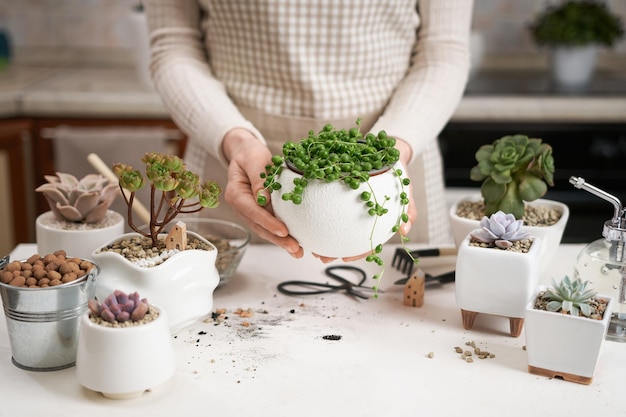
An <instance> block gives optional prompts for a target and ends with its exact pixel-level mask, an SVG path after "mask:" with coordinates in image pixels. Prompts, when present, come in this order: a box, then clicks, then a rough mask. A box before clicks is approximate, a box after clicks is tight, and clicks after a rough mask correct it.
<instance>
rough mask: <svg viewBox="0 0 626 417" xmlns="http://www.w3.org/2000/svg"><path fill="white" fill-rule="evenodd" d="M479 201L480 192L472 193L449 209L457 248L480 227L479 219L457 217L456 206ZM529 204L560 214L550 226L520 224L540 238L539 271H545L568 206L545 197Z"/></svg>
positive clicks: (532, 234) (550, 260)
mask: <svg viewBox="0 0 626 417" xmlns="http://www.w3.org/2000/svg"><path fill="white" fill-rule="evenodd" d="M468 200H469V201H481V200H482V197H481V195H480V194H476V195H473V196H471V197H466V198H462V199H461V200H459V201H457V202H455V203H454V204H453V205H452V206H451V207H450V211H449V218H450V225H451V227H452V234H453V236H454V244H455V245H456V247H457V249H458V248H459V246H460V245H461V242H463V240H464V239H465V237H466V236H467V235H468V234H469V233H470V232H471V231H472V230H474V229H480V220H470V219H465V218H463V217H459V216H458V215H457V214H456V210H457V207H458V205H459V203H460V202H461V201H468ZM527 204H528V205H530V206H535V207H536V206H547V207H551V208H557V209H558V210H559V211H560V212H561V213H562V214H561V219H560V220H559V221H558V222H557V223H556V224H554V225H552V226H522V227H523V228H524V230H526V231H527V232H528V233H530V235H531V236H534V237H538V238H540V239H541V266H540V272H545V271H546V270H547V269H548V267H549V266H550V263H551V262H552V259H553V258H554V254H555V253H556V250H557V248H558V247H559V244H560V243H561V239H562V238H563V232H564V231H565V226H566V225H567V220H568V219H569V207H568V206H567V205H566V204H563V203H561V202H559V201H553V200H547V199H543V198H540V199H537V200H535V201H532V202H530V203H527Z"/></svg>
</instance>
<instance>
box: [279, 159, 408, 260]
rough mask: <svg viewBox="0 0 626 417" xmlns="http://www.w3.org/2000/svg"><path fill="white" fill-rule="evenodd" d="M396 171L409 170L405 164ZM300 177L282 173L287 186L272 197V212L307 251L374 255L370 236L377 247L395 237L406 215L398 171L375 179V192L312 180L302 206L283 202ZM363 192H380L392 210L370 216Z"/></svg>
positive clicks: (286, 171) (287, 171)
mask: <svg viewBox="0 0 626 417" xmlns="http://www.w3.org/2000/svg"><path fill="white" fill-rule="evenodd" d="M394 169H401V170H402V171H403V172H405V169H404V167H403V166H402V164H400V163H397V164H396V166H395V167H394ZM294 178H300V175H298V174H296V173H295V172H293V171H292V170H290V169H288V168H284V169H283V171H282V173H281V175H280V182H281V183H282V184H283V187H282V188H281V189H280V190H278V191H275V192H274V193H272V208H273V209H274V214H275V215H276V217H277V218H278V219H280V220H281V221H282V222H283V223H285V225H286V226H287V228H288V229H289V234H291V236H293V237H294V238H295V239H296V240H297V241H298V242H299V243H300V246H302V248H303V249H304V250H307V251H310V252H312V253H315V254H317V255H321V256H328V257H334V258H344V257H350V256H358V255H362V254H364V253H366V252H370V250H371V245H370V236H372V242H373V243H374V246H376V245H378V244H383V243H385V242H387V241H388V240H389V239H391V237H392V236H393V235H394V232H393V231H392V228H393V226H394V225H395V224H396V223H397V222H398V219H399V217H400V215H401V214H402V204H401V202H400V193H401V192H402V189H401V185H400V183H399V179H398V177H396V176H395V175H394V173H393V170H391V169H390V170H387V171H385V172H383V173H381V174H377V175H373V176H372V177H370V180H369V184H370V185H371V187H372V188H371V189H370V187H369V186H368V185H367V184H361V186H360V187H359V189H357V190H352V189H350V188H349V187H348V186H347V185H346V184H345V183H343V182H342V181H333V182H330V183H327V182H324V181H319V180H315V181H309V184H308V185H307V187H306V189H305V190H304V194H303V198H302V203H301V204H298V205H296V204H293V203H292V202H291V201H283V200H282V198H281V197H282V194H283V193H285V192H290V191H291V190H292V188H293V179H294ZM363 191H368V192H372V193H373V194H375V195H376V198H377V199H378V201H379V202H380V203H381V204H382V202H383V201H384V199H385V196H388V197H389V200H388V201H387V202H386V203H385V208H387V209H388V210H389V211H388V212H387V213H386V214H384V215H383V216H380V217H376V216H370V215H369V214H368V213H367V208H366V206H365V202H363V201H362V200H361V193H362V192H363ZM374 224H375V225H376V228H375V230H374V233H373V235H372V228H373V227H374Z"/></svg>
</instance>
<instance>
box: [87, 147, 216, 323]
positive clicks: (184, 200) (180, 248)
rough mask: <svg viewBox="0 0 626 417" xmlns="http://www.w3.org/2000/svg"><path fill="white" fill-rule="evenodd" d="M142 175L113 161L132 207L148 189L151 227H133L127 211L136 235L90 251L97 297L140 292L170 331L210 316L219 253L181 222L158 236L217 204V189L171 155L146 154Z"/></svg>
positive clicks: (124, 195)
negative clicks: (96, 266) (181, 219)
mask: <svg viewBox="0 0 626 417" xmlns="http://www.w3.org/2000/svg"><path fill="white" fill-rule="evenodd" d="M142 161H143V162H144V163H145V164H146V169H145V177H144V174H142V172H140V171H139V170H135V169H134V168H133V167H131V166H128V165H125V164H121V163H117V164H114V166H113V171H114V173H115V174H116V175H117V177H118V178H119V186H120V187H122V188H123V189H125V190H127V191H128V194H126V193H125V194H123V197H124V200H125V202H126V203H127V205H128V206H129V209H130V208H132V205H133V202H134V197H135V192H136V191H137V190H139V189H141V188H142V187H143V186H144V185H145V184H146V178H147V179H148V182H149V183H150V187H151V192H150V195H151V202H150V213H149V217H150V220H149V224H148V225H147V227H142V226H137V225H136V224H135V222H134V221H133V211H132V210H128V215H129V217H128V225H129V227H130V228H131V229H133V230H134V231H135V233H129V234H126V235H121V236H117V237H116V238H115V239H114V240H112V241H110V242H107V243H106V244H104V245H103V246H102V247H100V248H99V249H97V250H95V251H94V252H93V253H92V255H91V256H92V258H93V259H94V260H96V262H98V263H99V265H100V266H101V268H102V273H101V275H100V277H99V280H98V283H97V286H96V297H98V298H99V299H102V297H103V296H104V295H105V294H110V293H111V292H112V291H114V290H115V289H120V290H122V291H127V292H128V291H139V292H140V293H141V294H143V295H144V296H146V297H148V298H149V299H150V300H151V301H153V302H154V303H156V304H157V305H159V306H160V307H162V308H163V309H164V310H165V311H166V312H167V315H168V317H169V325H170V329H171V331H172V332H177V331H178V330H180V329H182V328H183V327H186V326H188V325H190V324H192V323H193V322H194V321H196V320H198V319H199V318H201V317H203V316H206V315H208V314H209V313H210V312H211V310H212V308H213V291H214V290H215V288H216V287H217V285H218V283H219V280H220V278H219V273H218V271H217V268H216V266H215V261H216V259H217V249H216V248H215V246H214V245H213V244H212V243H210V242H209V241H208V240H206V239H205V238H203V237H201V236H200V235H198V234H196V233H193V232H191V231H190V232H188V231H187V230H186V226H185V224H184V223H180V225H179V224H176V225H175V227H173V228H172V230H170V231H169V233H168V234H167V235H165V234H164V233H162V231H163V230H164V229H165V227H166V226H167V225H168V224H170V223H172V222H173V221H174V219H175V218H176V216H178V215H179V214H189V213H195V212H198V211H200V210H202V209H203V208H210V207H216V206H217V205H218V204H219V196H220V194H221V188H220V187H219V186H218V185H217V184H216V183H215V182H213V181H205V182H204V183H202V184H201V183H200V180H199V177H198V176H197V175H196V174H194V173H192V172H190V171H188V170H187V169H186V165H185V164H184V162H183V160H182V159H181V158H179V157H178V156H175V155H162V154H158V153H147V154H146V155H145V156H144V158H143V159H142Z"/></svg>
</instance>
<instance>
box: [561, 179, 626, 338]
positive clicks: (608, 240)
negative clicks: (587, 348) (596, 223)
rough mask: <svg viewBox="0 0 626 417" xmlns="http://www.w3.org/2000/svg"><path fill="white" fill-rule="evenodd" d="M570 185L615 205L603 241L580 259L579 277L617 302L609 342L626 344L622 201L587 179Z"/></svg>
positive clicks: (625, 225) (625, 241)
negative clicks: (587, 181)
mask: <svg viewBox="0 0 626 417" xmlns="http://www.w3.org/2000/svg"><path fill="white" fill-rule="evenodd" d="M569 182H570V183H571V184H572V185H574V187H576V188H580V189H583V190H585V191H588V192H590V193H591V194H594V195H596V196H598V197H600V198H602V199H604V200H606V201H608V202H610V203H612V204H613V207H614V213H613V218H612V219H610V220H607V221H606V222H605V223H604V227H603V230H602V236H603V239H598V240H596V241H594V242H591V243H590V244H588V245H587V246H585V248H584V249H583V250H582V251H581V252H580V254H579V255H578V258H577V259H576V267H575V271H576V276H577V277H579V278H580V279H582V280H583V281H590V282H591V284H592V286H593V288H594V289H595V290H596V291H597V292H598V293H599V294H603V295H607V296H610V297H613V298H614V299H615V310H614V311H613V312H612V314H611V322H610V324H609V330H608V333H607V336H606V338H607V340H613V341H618V342H626V253H624V250H625V244H626V213H625V211H624V208H623V206H622V203H621V202H620V200H619V199H618V198H616V197H614V196H612V195H611V194H608V193H607V192H605V191H603V190H601V189H599V188H597V187H594V186H593V185H591V184H588V183H586V182H585V180H584V179H583V178H580V177H571V178H570V180H569Z"/></svg>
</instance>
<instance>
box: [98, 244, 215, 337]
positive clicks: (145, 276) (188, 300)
mask: <svg viewBox="0 0 626 417" xmlns="http://www.w3.org/2000/svg"><path fill="white" fill-rule="evenodd" d="M187 234H188V235H189V236H193V237H194V238H197V239H200V240H202V241H204V242H206V243H208V244H210V245H211V246H213V245H212V244H211V243H210V242H208V241H207V240H206V239H204V238H202V237H201V236H199V235H198V234H196V233H193V232H187ZM135 235H137V234H136V233H127V234H125V235H122V236H117V237H116V238H115V239H114V240H112V241H111V242H108V244H111V243H113V242H116V241H119V240H122V239H125V238H129V237H131V236H135ZM102 246H106V245H102ZM213 248H214V249H213V250H209V251H207V250H199V249H192V250H184V251H181V252H178V253H176V254H174V255H173V256H171V257H170V258H168V259H167V260H166V261H165V262H163V263H161V264H159V265H157V266H154V267H150V268H147V267H141V266H139V265H136V264H133V263H132V262H130V261H128V260H127V259H126V258H124V257H123V256H122V255H120V254H117V253H115V252H99V251H97V250H96V251H94V252H93V254H92V259H94V261H96V262H97V263H98V265H100V268H101V272H100V275H99V277H98V282H97V284H96V298H98V299H99V300H104V299H105V298H106V296H107V295H109V294H111V293H112V292H113V291H115V290H122V291H124V292H127V293H131V292H135V291H137V292H139V294H141V296H142V297H146V298H147V299H148V301H149V302H150V303H155V304H157V305H159V306H160V307H162V308H163V309H164V310H165V311H166V312H167V316H168V321H169V326H170V330H171V332H172V333H175V332H177V331H179V330H180V329H182V328H184V327H187V326H189V325H190V324H192V323H193V322H195V321H196V320H198V319H200V318H201V317H204V316H206V315H207V314H210V313H211V311H212V310H213V291H214V290H215V288H216V287H217V284H218V283H219V280H220V278H219V273H218V272H217V268H216V267H215V260H216V258H217V249H216V248H215V247H214V246H213Z"/></svg>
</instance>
